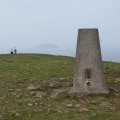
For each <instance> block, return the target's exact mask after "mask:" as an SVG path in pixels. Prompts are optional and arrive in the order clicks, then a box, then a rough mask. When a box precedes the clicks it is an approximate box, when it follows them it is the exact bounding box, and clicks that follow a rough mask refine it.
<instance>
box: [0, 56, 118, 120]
mask: <svg viewBox="0 0 120 120" xmlns="http://www.w3.org/2000/svg"><path fill="white" fill-rule="evenodd" d="M74 64H75V62H74V58H72V57H65V56H53V55H44V54H41V55H40V54H18V55H0V120H119V118H120V103H119V100H120V94H119V93H109V94H108V95H91V96H89V97H87V98H86V99H85V100H82V99H79V98H70V97H68V96H65V95H63V96H60V97H58V98H57V99H51V98H50V94H51V92H52V88H51V87H50V86H49V85H50V84H51V83H55V84H56V86H57V87H58V88H59V87H68V86H71V85H72V79H73V76H74ZM103 68H104V74H105V80H106V83H107V85H108V86H109V87H117V88H118V87H119V86H120V81H119V80H120V63H115V62H103ZM61 79H62V80H61ZM30 85H34V86H37V87H39V88H40V89H41V91H44V92H45V93H46V96H44V97H40V98H39V97H36V95H35V92H38V91H30V90H29V89H28V87H29V86H30ZM103 102H107V103H110V104H111V106H112V108H114V109H110V108H109V107H103V106H102V105H101V103H103ZM67 104H72V107H71V108H68V107H66V105H67ZM77 105H80V107H76V106H77ZM81 107H84V108H86V109H88V111H82V112H81V111H80V108H81Z"/></svg>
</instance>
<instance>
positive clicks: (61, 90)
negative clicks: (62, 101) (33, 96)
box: [51, 88, 68, 99]
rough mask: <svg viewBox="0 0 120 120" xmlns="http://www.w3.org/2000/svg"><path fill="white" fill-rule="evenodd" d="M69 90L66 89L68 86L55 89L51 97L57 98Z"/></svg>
mask: <svg viewBox="0 0 120 120" xmlns="http://www.w3.org/2000/svg"><path fill="white" fill-rule="evenodd" d="M67 91H68V89H66V88H62V89H54V90H53V92H52V94H51V98H53V99H55V98H57V97H58V96H60V94H63V93H67Z"/></svg>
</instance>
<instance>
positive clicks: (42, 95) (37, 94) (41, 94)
mask: <svg viewBox="0 0 120 120" xmlns="http://www.w3.org/2000/svg"><path fill="white" fill-rule="evenodd" d="M44 96H46V93H45V92H37V93H36V97H37V98H42V97H44Z"/></svg>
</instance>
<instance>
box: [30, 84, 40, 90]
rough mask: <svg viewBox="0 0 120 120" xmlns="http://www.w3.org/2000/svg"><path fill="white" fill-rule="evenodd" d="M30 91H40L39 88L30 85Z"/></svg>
mask: <svg viewBox="0 0 120 120" xmlns="http://www.w3.org/2000/svg"><path fill="white" fill-rule="evenodd" d="M28 90H39V87H36V86H34V85H30V86H29V87H28Z"/></svg>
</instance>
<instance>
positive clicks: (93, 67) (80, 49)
mask: <svg viewBox="0 0 120 120" xmlns="http://www.w3.org/2000/svg"><path fill="white" fill-rule="evenodd" d="M71 92H76V93H77V92H86V93H108V90H107V89H106V87H105V83H104V80H103V72H102V57H101V49H100V41H99V33H98V29H79V30H78V39H77V49H76V65H75V78H74V87H73V88H72V90H71Z"/></svg>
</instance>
